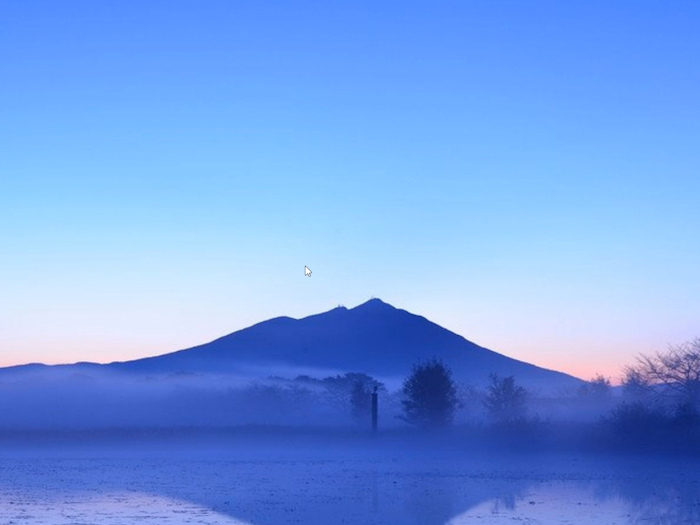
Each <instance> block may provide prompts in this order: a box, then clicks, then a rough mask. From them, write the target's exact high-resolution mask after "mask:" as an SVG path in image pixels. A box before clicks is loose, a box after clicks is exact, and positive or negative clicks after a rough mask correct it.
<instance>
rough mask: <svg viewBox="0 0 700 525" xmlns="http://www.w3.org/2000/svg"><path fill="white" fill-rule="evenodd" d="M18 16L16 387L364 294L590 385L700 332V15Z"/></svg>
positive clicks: (6, 178)
mask: <svg viewBox="0 0 700 525" xmlns="http://www.w3.org/2000/svg"><path fill="white" fill-rule="evenodd" d="M2 12H3V15H4V16H3V17H2V22H0V24H2V31H0V46H2V48H3V49H5V50H7V53H6V56H5V59H4V61H3V68H2V70H0V85H2V91H3V95H4V96H3V97H2V98H1V99H0V112H1V113H2V115H3V125H2V126H1V127H0V139H1V140H2V143H3V145H4V146H5V147H4V153H3V155H2V158H0V172H1V173H3V179H2V191H0V233H2V238H3V242H4V250H3V257H2V258H0V289H1V290H2V298H0V365H12V364H16V363H26V362H44V363H64V362H78V361H92V362H111V361H124V360H130V359H135V358H138V357H145V356H148V355H160V354H163V353H167V352H170V351H175V350H176V349H181V348H189V347H192V346H195V345H197V344H201V343H202V342H203V341H208V340H212V339H214V338H215V337H218V336H220V334H221V333H230V332H232V331H237V330H241V329H243V328H245V327H247V326H250V325H251V324H254V323H255V322H260V321H261V320H265V319H269V318H272V317H275V316H278V315H288V316H292V317H304V316H307V315H312V314H314V313H318V312H320V311H324V310H325V309H327V308H328V305H332V304H337V303H338V301H339V300H342V301H343V302H345V303H346V304H357V303H359V302H360V301H362V300H363V298H366V297H370V296H379V297H382V298H383V299H384V300H385V301H387V302H388V303H390V304H394V305H399V306H400V307H401V308H403V309H406V310H408V311H410V312H414V313H416V314H419V315H425V316H427V317H428V318H429V319H430V320H432V321H433V322H435V323H437V324H439V325H440V326H443V327H445V328H446V329H448V330H450V331H452V332H454V333H457V334H460V335H462V336H464V337H466V338H468V339H469V340H472V341H478V344H480V345H481V346H484V347H486V348H492V349H494V350H495V351H498V352H502V353H504V354H505V355H508V356H510V357H513V358H515V359H518V360H522V361H526V362H529V363H533V364H537V365H538V366H542V367H545V368H549V369H553V370H559V371H562V372H566V373H569V374H572V375H574V376H576V377H581V378H584V379H588V378H591V377H592V376H593V375H594V374H596V373H601V374H604V375H606V376H610V377H612V378H613V379H614V380H617V379H619V376H620V372H621V369H622V367H623V366H625V365H626V364H629V363H631V362H633V360H634V358H635V356H636V355H638V354H639V353H654V352H656V351H662V350H664V349H665V348H666V347H667V346H668V345H672V344H679V343H682V342H684V341H688V340H691V339H692V338H694V337H697V336H698V335H699V334H700V327H699V326H698V320H697V312H698V311H700V279H698V278H697V268H699V267H700V245H699V244H698V243H697V242H695V238H696V236H697V231H699V230H700V213H698V207H697V195H698V194H700V178H699V177H697V173H699V172H700V158H699V157H698V155H697V142H698V141H697V138H698V137H700V103H698V102H699V100H698V93H700V76H699V75H698V67H697V56H700V39H698V38H697V35H696V33H697V31H696V23H695V22H696V21H697V20H698V19H699V18H700V5H697V4H691V3H683V4H678V5H677V6H675V7H674V8H673V9H669V8H667V6H665V5H662V4H654V3H646V4H644V6H641V7H640V6H639V4H638V3H635V2H627V1H623V2H619V3H615V4H614V5H610V4H609V3H608V2H603V1H601V0H596V1H593V2H587V3H586V4H581V5H579V4H562V3H560V2H554V1H542V2H536V3H534V4H531V3H528V4H520V3H518V2H506V3H505V4H499V5H495V4H493V3H490V2H487V1H482V0H477V1H475V2H470V3H468V4H460V3H454V2H446V3H443V4H439V5H425V4H423V3H420V2H413V1H409V2H402V3H398V2H389V3H387V4H382V6H376V5H374V4H372V3H370V2H366V1H364V0H363V1H360V2H357V3H353V4H352V5H345V4H344V5H342V6H340V5H335V4H334V5H328V4H323V5H321V4H305V5H291V4H290V5H285V4H270V5H267V6H265V7H261V6H259V5H257V4H254V3H252V2H246V1H243V2H237V3H235V4H231V3H229V2H224V1H220V0H214V1H213V2H208V3H207V4H206V5H198V6H197V8H196V9H193V8H191V7H190V6H189V4H187V3H172V2H165V1H164V0H156V1H153V2H148V3H147V4H144V3H142V2H136V1H134V0H127V1H124V2H120V3H119V4H118V5H115V4H95V3H94V2H87V1H84V0H79V1H76V2H71V3H70V5H59V4H52V3H44V4H34V3H33V2H22V3H19V2H12V3H9V4H7V5H4V6H3V7H2ZM305 266H308V268H309V269H311V270H312V271H313V274H312V275H311V276H310V278H309V277H305V276H304V272H303V270H304V268H305Z"/></svg>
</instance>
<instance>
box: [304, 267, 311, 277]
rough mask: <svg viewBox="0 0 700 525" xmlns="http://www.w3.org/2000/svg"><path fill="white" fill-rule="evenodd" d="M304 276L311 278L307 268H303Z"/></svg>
mask: <svg viewBox="0 0 700 525" xmlns="http://www.w3.org/2000/svg"><path fill="white" fill-rule="evenodd" d="M304 275H306V276H307V277H311V270H309V267H308V266H304Z"/></svg>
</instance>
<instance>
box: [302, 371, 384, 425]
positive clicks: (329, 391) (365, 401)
mask: <svg viewBox="0 0 700 525" xmlns="http://www.w3.org/2000/svg"><path fill="white" fill-rule="evenodd" d="M295 381H296V382H299V383H302V384H308V385H316V386H319V387H321V388H323V389H324V391H325V394H326V396H327V399H328V400H329V402H330V404H331V405H333V406H335V407H336V408H337V409H338V410H340V411H342V412H345V413H350V414H352V416H353V417H354V418H356V419H362V418H368V417H369V415H370V405H371V400H372V391H373V390H374V387H377V388H378V389H379V391H386V388H385V387H384V385H383V384H382V383H381V382H380V381H377V380H376V379H374V378H373V377H372V376H370V375H367V374H365V373H362V372H348V373H346V374H343V375H336V376H329V377H326V378H323V379H316V378H313V377H309V376H298V377H297V378H296V379H295Z"/></svg>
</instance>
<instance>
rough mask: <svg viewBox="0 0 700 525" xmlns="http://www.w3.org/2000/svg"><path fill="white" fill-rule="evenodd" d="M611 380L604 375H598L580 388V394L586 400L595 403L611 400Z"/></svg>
mask: <svg viewBox="0 0 700 525" xmlns="http://www.w3.org/2000/svg"><path fill="white" fill-rule="evenodd" d="M611 388H612V385H611V384H610V379H608V378H607V377H605V376H604V375H601V374H598V375H596V376H595V377H594V378H593V379H591V380H590V381H586V382H585V383H584V384H582V385H581V386H580V387H579V390H578V394H579V396H580V397H583V398H585V399H591V400H595V401H606V400H608V399H609V398H610V395H611V392H610V389H611Z"/></svg>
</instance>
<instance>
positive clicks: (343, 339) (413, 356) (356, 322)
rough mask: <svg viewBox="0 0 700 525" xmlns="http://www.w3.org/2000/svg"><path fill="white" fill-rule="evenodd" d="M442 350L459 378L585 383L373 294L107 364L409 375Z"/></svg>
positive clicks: (153, 369)
mask: <svg viewBox="0 0 700 525" xmlns="http://www.w3.org/2000/svg"><path fill="white" fill-rule="evenodd" d="M432 357H437V358H440V359H442V360H443V361H444V362H445V363H446V364H448V365H449V366H450V367H451V368H452V370H453V372H454V376H455V379H457V380H458V381H461V382H467V383H473V384H484V383H485V382H486V380H487V377H488V375H489V374H490V373H492V372H495V373H498V374H502V375H514V376H516V378H517V379H518V380H519V381H520V382H522V383H523V384H525V385H526V386H528V387H530V388H535V389H537V390H539V391H542V392H544V391H552V390H555V389H559V388H566V387H572V386H577V385H578V384H580V380H579V379H576V378H574V377H572V376H570V375H567V374H563V373H560V372H555V371H552V370H547V369H544V368H540V367H537V366H534V365H531V364H528V363H525V362H522V361H518V360H515V359H511V358H509V357H506V356H504V355H501V354H498V353H496V352H493V351H491V350H488V349H486V348H482V347H480V346H478V345H476V344H474V343H472V342H470V341H468V340H467V339H465V338H463V337H461V336H459V335H457V334H455V333H453V332H450V331H449V330H446V329H445V328H442V327H441V326H439V325H437V324H435V323H432V322H430V321H428V320H427V319H425V318H424V317H421V316H418V315H414V314H411V313H409V312H407V311H405V310H400V309H397V308H394V307H393V306H391V305H389V304H386V303H384V302H382V301H381V300H379V299H372V300H370V301H368V302H366V303H364V304H362V305H360V306H357V307H355V308H352V309H347V308H344V307H339V308H335V309H333V310H330V311H328V312H325V313H322V314H318V315H312V316H310V317H306V318H303V319H292V318H289V317H279V318H275V319H271V320H269V321H265V322H262V323H259V324H256V325H254V326H251V327H249V328H246V329H243V330H240V331H238V332H234V333H232V334H230V335H227V336H225V337H222V338H220V339H217V340H215V341H212V342H211V343H207V344H204V345H201V346H197V347H194V348H190V349H187V350H181V351H179V352H174V353H170V354H165V355H161V356H157V357H149V358H145V359H138V360H135V361H128V362H122V363H112V364H110V365H106V366H107V367H108V368H110V369H113V370H121V371H124V372H132V373H148V374H153V373H192V372H196V373H207V372H213V373H226V372H232V373H235V372H236V371H238V370H240V369H241V367H245V366H252V367H258V368H260V369H262V370H265V369H268V368H269V369H270V370H275V369H276V368H279V367H293V368H298V369H318V370H342V371H358V372H366V373H369V374H371V375H375V376H379V377H388V376H392V377H393V376H398V377H404V376H406V375H407V374H408V373H409V372H410V370H411V367H412V365H413V364H414V363H416V362H418V361H422V360H425V359H430V358H432Z"/></svg>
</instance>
